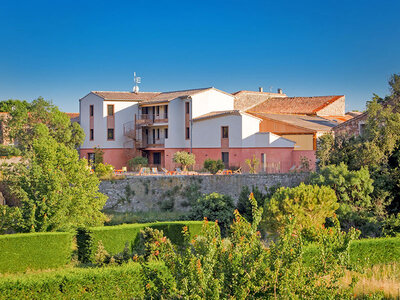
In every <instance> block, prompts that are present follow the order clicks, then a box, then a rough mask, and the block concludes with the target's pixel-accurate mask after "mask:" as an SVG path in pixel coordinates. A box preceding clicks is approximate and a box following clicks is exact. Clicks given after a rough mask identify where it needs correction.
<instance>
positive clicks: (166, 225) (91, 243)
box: [77, 221, 201, 263]
mask: <svg viewBox="0 0 400 300" xmlns="http://www.w3.org/2000/svg"><path fill="white" fill-rule="evenodd" d="M184 226H187V227H188V228H189V231H190V233H191V234H192V235H193V236H194V235H196V234H198V233H199V232H200V229H201V222H195V221H186V222H159V223H144V224H124V225H117V226H105V227H94V228H90V229H80V230H78V234H77V244H78V259H79V261H81V262H82V263H88V262H94V256H95V254H96V251H97V247H98V243H99V241H101V242H102V244H103V246H104V249H105V250H106V251H107V252H108V253H109V254H110V255H114V254H116V253H120V252H123V250H124V247H125V245H126V243H128V245H129V247H132V248H134V247H135V244H136V243H137V241H138V239H139V233H140V230H142V229H143V228H145V227H151V228H154V229H158V230H163V232H164V233H165V235H166V236H168V237H169V238H170V239H171V240H172V242H173V243H174V244H176V245H180V244H182V243H183V236H182V227H184Z"/></svg>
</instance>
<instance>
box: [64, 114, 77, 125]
mask: <svg viewBox="0 0 400 300" xmlns="http://www.w3.org/2000/svg"><path fill="white" fill-rule="evenodd" d="M66 114H67V116H68V117H69V118H70V120H71V123H79V113H66Z"/></svg>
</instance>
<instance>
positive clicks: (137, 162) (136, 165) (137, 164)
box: [128, 156, 149, 171]
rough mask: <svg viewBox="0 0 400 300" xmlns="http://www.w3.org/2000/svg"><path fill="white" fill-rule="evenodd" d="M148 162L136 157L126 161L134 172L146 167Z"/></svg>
mask: <svg viewBox="0 0 400 300" xmlns="http://www.w3.org/2000/svg"><path fill="white" fill-rule="evenodd" d="M148 164H149V160H148V159H147V158H146V157H143V156H136V157H134V158H132V159H130V160H129V161H128V165H129V167H130V168H131V169H132V170H134V171H139V170H140V168H142V167H144V166H147V165H148Z"/></svg>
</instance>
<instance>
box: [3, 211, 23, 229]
mask: <svg viewBox="0 0 400 300" xmlns="http://www.w3.org/2000/svg"><path fill="white" fill-rule="evenodd" d="M21 218H22V216H21V212H20V210H19V208H18V207H15V206H13V207H10V206H8V205H1V204H0V234H4V233H11V232H13V231H14V230H16V229H17V228H18V226H19V223H20V222H21Z"/></svg>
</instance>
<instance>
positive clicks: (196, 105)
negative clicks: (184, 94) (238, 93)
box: [192, 89, 234, 118]
mask: <svg viewBox="0 0 400 300" xmlns="http://www.w3.org/2000/svg"><path fill="white" fill-rule="evenodd" d="M233 109H234V97H233V96H230V95H227V94H225V93H222V92H219V91H216V90H213V89H211V90H208V91H205V92H202V93H199V94H196V95H193V96H192V118H196V117H198V116H201V115H204V114H206V113H209V112H212V111H221V110H233Z"/></svg>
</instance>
